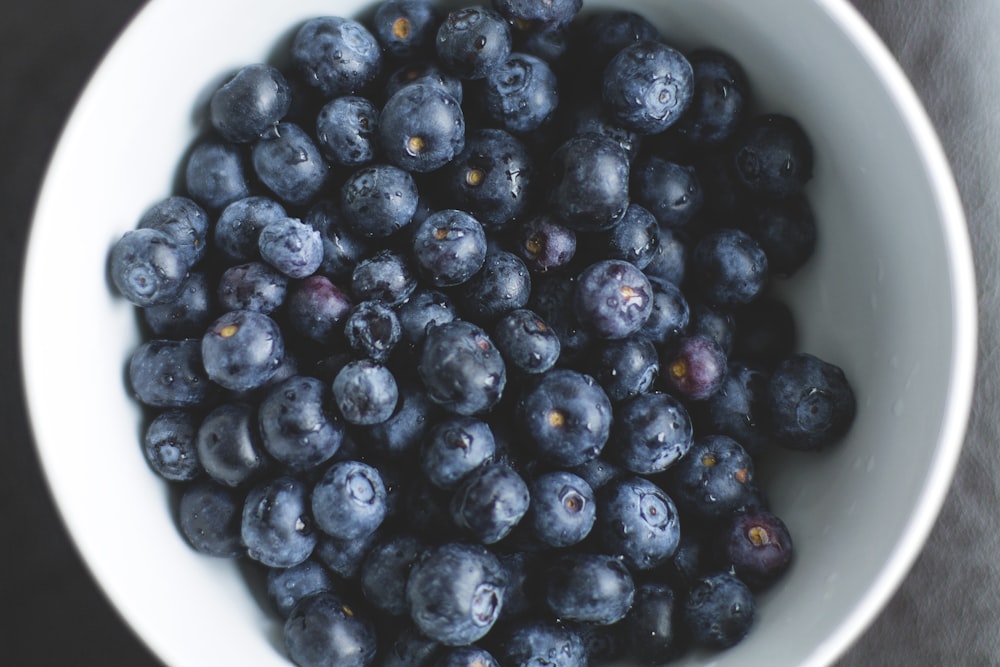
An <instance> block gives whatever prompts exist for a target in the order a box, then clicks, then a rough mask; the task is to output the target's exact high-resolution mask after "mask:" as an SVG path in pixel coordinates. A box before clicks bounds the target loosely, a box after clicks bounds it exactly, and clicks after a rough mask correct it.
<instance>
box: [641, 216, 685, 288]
mask: <svg viewBox="0 0 1000 667" xmlns="http://www.w3.org/2000/svg"><path fill="white" fill-rule="evenodd" d="M657 239H658V240H657V243H656V250H655V252H654V253H653V258H652V259H651V260H650V261H649V264H647V265H646V266H645V268H643V272H644V273H645V274H646V275H647V276H649V277H650V278H660V279H662V280H669V281H670V282H672V283H673V284H675V285H683V284H684V278H685V276H686V275H687V258H688V255H689V254H690V253H689V251H688V247H689V245H690V243H689V241H688V239H687V236H686V235H685V234H684V233H682V232H681V231H680V230H677V229H670V228H666V227H660V228H659V232H658V233H657Z"/></svg>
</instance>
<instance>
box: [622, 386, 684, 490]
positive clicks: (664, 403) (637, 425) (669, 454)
mask: <svg viewBox="0 0 1000 667" xmlns="http://www.w3.org/2000/svg"><path fill="white" fill-rule="evenodd" d="M611 442H612V445H611V447H609V449H610V450H612V451H613V454H614V457H615V458H616V460H618V461H619V462H621V464H622V465H624V466H625V467H626V468H628V469H629V470H631V471H632V472H635V473H639V474H642V475H649V474H654V473H658V472H663V471H664V470H666V469H667V468H669V467H670V466H672V465H674V464H675V463H676V462H677V461H678V460H680V458H681V457H682V456H684V455H685V454H687V453H688V450H690V449H691V445H692V444H693V442H694V432H693V427H692V425H691V417H690V416H689V415H688V411H687V409H685V407H684V405H683V404H682V403H681V402H680V401H679V400H677V399H676V398H674V397H673V396H671V395H670V394H663V393H659V392H652V393H648V394H640V395H638V396H635V397H634V398H630V399H628V400H627V401H625V402H623V403H621V404H620V405H618V406H617V407H616V408H615V423H614V428H613V429H612V433H611Z"/></svg>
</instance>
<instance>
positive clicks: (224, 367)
mask: <svg viewBox="0 0 1000 667" xmlns="http://www.w3.org/2000/svg"><path fill="white" fill-rule="evenodd" d="M284 355H285V342H284V338H283V337H282V335H281V328H280V327H279V326H278V323H277V322H275V321H274V320H272V319H271V318H270V317H268V316H267V315H264V314H263V313H257V312H254V311H252V310H231V311H229V312H227V313H224V314H222V315H221V316H219V318H218V319H216V320H215V322H213V323H212V325H211V326H210V327H209V329H208V331H206V332H205V335H204V336H203V337H202V339H201V358H202V363H204V365H205V372H206V373H207V374H208V377H209V378H210V379H212V380H213V381H214V382H217V383H218V384H220V385H222V386H223V387H225V388H226V389H230V390H232V391H249V390H250V389H256V388H257V387H261V386H263V385H264V384H265V383H266V382H267V381H268V380H270V379H271V377H272V376H273V375H274V374H275V373H276V372H277V370H278V367H279V366H280V364H281V359H282V357H284Z"/></svg>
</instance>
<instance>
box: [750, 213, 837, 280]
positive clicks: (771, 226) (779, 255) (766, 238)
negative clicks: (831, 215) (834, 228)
mask: <svg viewBox="0 0 1000 667" xmlns="http://www.w3.org/2000/svg"><path fill="white" fill-rule="evenodd" d="M740 228H741V229H743V230H744V231H746V232H747V233H748V234H750V236H752V237H753V238H754V240H755V241H757V243H759V244H760V247H761V249H762V250H763V251H764V254H765V255H767V265H768V268H769V269H770V271H771V274H772V275H775V276H780V277H783V278H788V277H790V276H793V275H794V274H795V272H796V271H798V270H799V269H800V268H802V266H803V265H805V263H806V262H808V261H809V259H810V258H811V257H812V256H813V253H814V252H815V250H816V239H817V236H818V232H817V227H816V216H815V214H814V213H813V209H812V205H811V204H810V203H809V200H808V199H807V198H806V197H805V196H804V195H795V196H791V197H788V198H786V199H780V200H777V201H763V202H760V203H758V204H757V205H756V206H754V207H752V208H751V209H750V212H749V214H748V215H747V217H746V219H745V220H744V221H743V222H742V223H740Z"/></svg>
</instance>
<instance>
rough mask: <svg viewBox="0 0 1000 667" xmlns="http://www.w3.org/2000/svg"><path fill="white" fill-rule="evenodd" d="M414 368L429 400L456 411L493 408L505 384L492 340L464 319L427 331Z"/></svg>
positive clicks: (468, 412) (467, 413)
mask: <svg viewBox="0 0 1000 667" xmlns="http://www.w3.org/2000/svg"><path fill="white" fill-rule="evenodd" d="M417 371H418V372H419V374H420V379H421V380H422V381H423V383H424V387H425V388H426V390H427V394H428V396H430V398H431V400H432V401H434V402H435V403H437V404H438V405H441V406H442V407H444V408H445V409H446V410H448V411H449V412H453V413H455V414H458V415H465V416H470V415H475V414H479V413H483V412H486V411H487V410H490V409H492V408H493V407H494V406H495V405H496V404H497V403H498V402H499V401H500V398H501V396H502V395H503V390H504V387H505V386H506V384H507V369H506V366H505V365H504V362H503V358H502V357H501V356H500V352H499V351H498V350H497V348H496V346H495V345H494V344H493V341H492V340H491V339H490V337H489V336H488V335H487V334H486V332H485V331H483V329H481V328H480V327H478V326H476V325H475V324H472V323H470V322H466V321H464V320H455V321H453V322H448V323H446V324H441V325H438V326H435V327H433V328H431V329H430V330H429V331H428V332H427V335H426V337H425V339H424V345H423V349H422V351H421V354H420V362H419V365H418V366H417Z"/></svg>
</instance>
